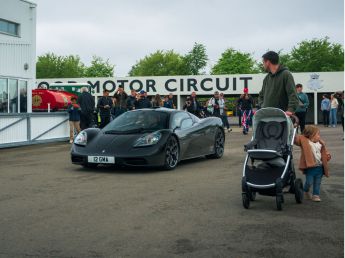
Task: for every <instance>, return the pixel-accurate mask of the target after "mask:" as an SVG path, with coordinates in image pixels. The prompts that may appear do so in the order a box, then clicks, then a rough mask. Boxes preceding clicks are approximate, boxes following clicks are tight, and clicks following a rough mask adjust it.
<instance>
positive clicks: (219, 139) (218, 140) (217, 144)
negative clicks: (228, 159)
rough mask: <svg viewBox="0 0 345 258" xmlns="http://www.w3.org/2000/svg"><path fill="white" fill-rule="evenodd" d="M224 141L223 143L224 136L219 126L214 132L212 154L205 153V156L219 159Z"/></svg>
mask: <svg viewBox="0 0 345 258" xmlns="http://www.w3.org/2000/svg"><path fill="white" fill-rule="evenodd" d="M224 143H225V137H224V133H223V132H222V130H220V129H219V128H218V129H217V132H216V137H215V140H214V154H211V155H207V156H206V157H207V158H213V159H220V158H221V157H222V156H223V154H224Z"/></svg>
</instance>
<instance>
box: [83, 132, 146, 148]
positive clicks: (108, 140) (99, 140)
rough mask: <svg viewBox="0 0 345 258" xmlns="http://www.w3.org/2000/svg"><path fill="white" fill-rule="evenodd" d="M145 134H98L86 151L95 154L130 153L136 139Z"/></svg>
mask: <svg viewBox="0 0 345 258" xmlns="http://www.w3.org/2000/svg"><path fill="white" fill-rule="evenodd" d="M143 135H145V134H104V133H99V134H98V135H97V136H96V137H95V138H94V139H92V141H91V142H90V143H88V145H87V146H88V149H89V150H92V151H94V152H97V153H106V152H112V153H114V151H115V150H119V151H120V150H121V152H126V151H130V150H131V149H132V148H133V144H134V143H135V141H136V140H137V139H139V138H140V137H141V136H143Z"/></svg>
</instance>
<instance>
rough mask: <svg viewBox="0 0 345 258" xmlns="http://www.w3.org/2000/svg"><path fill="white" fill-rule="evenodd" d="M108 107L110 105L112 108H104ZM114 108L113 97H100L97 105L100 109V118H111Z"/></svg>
mask: <svg viewBox="0 0 345 258" xmlns="http://www.w3.org/2000/svg"><path fill="white" fill-rule="evenodd" d="M106 105H109V106H110V108H108V109H107V108H104V106H106ZM112 106H113V101H112V99H111V97H105V96H102V97H100V98H99V100H98V103H97V108H99V114H100V116H110V110H111V107H112Z"/></svg>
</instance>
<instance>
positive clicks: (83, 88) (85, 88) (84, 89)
mask: <svg viewBox="0 0 345 258" xmlns="http://www.w3.org/2000/svg"><path fill="white" fill-rule="evenodd" d="M80 91H81V92H89V89H88V88H87V87H82V88H81V89H80Z"/></svg>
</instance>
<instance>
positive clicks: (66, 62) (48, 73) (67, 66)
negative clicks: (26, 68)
mask: <svg viewBox="0 0 345 258" xmlns="http://www.w3.org/2000/svg"><path fill="white" fill-rule="evenodd" d="M84 69H85V66H84V64H83V63H82V62H81V61H80V57H79V56H73V55H69V56H57V55H55V54H53V53H47V54H45V55H42V56H39V57H38V61H37V63H36V77H37V78H80V77H83V76H84Z"/></svg>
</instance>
